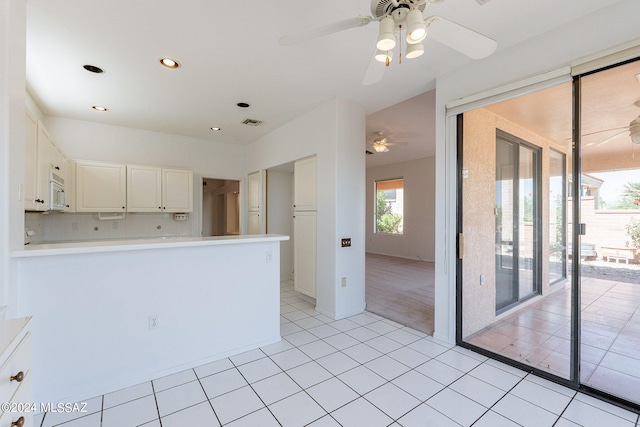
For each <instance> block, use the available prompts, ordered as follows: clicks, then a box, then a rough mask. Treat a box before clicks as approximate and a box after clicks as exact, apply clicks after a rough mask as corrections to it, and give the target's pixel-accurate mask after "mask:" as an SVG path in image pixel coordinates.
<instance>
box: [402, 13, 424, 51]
mask: <svg viewBox="0 0 640 427" xmlns="http://www.w3.org/2000/svg"><path fill="white" fill-rule="evenodd" d="M425 37H427V25H426V24H425V23H424V19H423V18H422V12H420V10H419V9H413V10H412V11H411V12H409V14H408V15H407V43H408V44H415V43H420V42H421V41H422V40H424V38H425Z"/></svg>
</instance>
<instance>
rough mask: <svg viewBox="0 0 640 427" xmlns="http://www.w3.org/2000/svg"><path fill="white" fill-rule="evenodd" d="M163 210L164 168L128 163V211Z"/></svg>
mask: <svg viewBox="0 0 640 427" xmlns="http://www.w3.org/2000/svg"><path fill="white" fill-rule="evenodd" d="M161 211H162V169H161V168H157V167H154V166H141V165H127V212H161Z"/></svg>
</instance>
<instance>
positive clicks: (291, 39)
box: [278, 16, 374, 46]
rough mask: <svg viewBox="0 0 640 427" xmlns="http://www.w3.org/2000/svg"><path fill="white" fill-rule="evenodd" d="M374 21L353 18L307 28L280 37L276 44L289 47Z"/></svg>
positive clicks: (364, 18)
mask: <svg viewBox="0 0 640 427" xmlns="http://www.w3.org/2000/svg"><path fill="white" fill-rule="evenodd" d="M373 20H374V19H373V18H372V17H371V16H357V17H355V18H350V19H345V20H343V21H338V22H334V23H332V24H327V25H322V26H320V27H315V28H309V29H308V30H304V31H300V32H299V33H294V34H289V35H286V36H282V37H280V39H279V40H278V43H280V45H281V46H291V45H294V44H298V43H302V42H306V41H309V40H313V39H317V38H318V37H322V36H326V35H329V34H333V33H337V32H340V31H344V30H348V29H350V28H356V27H364V26H365V25H367V24H369V23H370V22H371V21H373Z"/></svg>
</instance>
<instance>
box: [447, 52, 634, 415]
mask: <svg viewBox="0 0 640 427" xmlns="http://www.w3.org/2000/svg"><path fill="white" fill-rule="evenodd" d="M639 49H640V48H639ZM633 53H634V54H635V55H637V52H636V51H635V50H634V51H633ZM638 60H640V57H638V56H633V57H632V58H629V59H625V60H621V61H618V62H615V63H611V64H610V65H605V66H601V67H599V68H597V69H592V70H588V71H583V72H581V73H579V74H578V73H575V74H573V75H572V86H573V102H572V115H573V117H572V122H573V146H572V149H571V150H570V153H571V155H572V158H571V166H572V170H571V175H572V178H573V179H572V181H571V184H570V185H571V189H572V194H573V195H579V194H580V190H581V184H582V182H581V181H582V180H581V175H582V162H581V160H582V157H581V152H582V145H581V142H582V141H581V125H582V117H581V112H580V107H581V101H582V99H581V78H582V77H585V76H588V75H591V74H595V73H598V72H601V71H605V70H607V69H610V68H615V67H618V66H622V65H625V64H627V63H631V62H635V61H638ZM549 86H553V84H551V82H550V84H549ZM505 92H506V91H505ZM492 95H493V96H495V93H493V94H492ZM514 96H517V95H514ZM490 98H491V97H490V96H487V99H486V102H484V103H482V102H481V101H480V100H481V97H480V96H479V95H476V96H475V97H472V102H470V103H469V107H468V108H466V109H465V108H463V107H462V105H463V104H462V103H461V102H460V101H458V103H456V104H455V105H453V106H452V107H453V108H452V110H453V112H449V116H454V115H455V119H456V135H455V138H456V160H457V174H456V179H457V182H456V183H455V185H456V189H457V194H456V202H457V203H456V210H457V213H456V236H457V238H456V292H455V297H456V298H455V309H456V316H455V318H456V328H455V337H456V344H457V345H458V346H460V347H463V348H466V349H469V350H472V351H474V352H476V353H479V354H482V355H484V356H487V357H490V358H492V359H495V360H498V361H500V362H502V363H505V364H508V365H510V366H514V367H516V368H519V369H522V370H524V371H527V372H530V373H533V374H534V375H536V376H539V377H542V378H545V379H547V380H550V381H553V382H555V383H558V384H561V385H564V386H567V387H570V388H572V389H574V390H576V391H580V392H582V393H584V394H587V395H590V396H593V397H596V398H598V399H601V400H604V401H606V402H609V403H611V404H614V405H617V406H620V407H623V408H625V409H630V410H632V411H636V412H637V411H640V404H636V403H634V402H630V401H628V400H625V399H623V398H621V397H619V396H615V395H612V394H609V393H606V392H604V391H602V390H599V389H596V388H593V387H590V386H588V385H585V384H582V383H581V382H580V360H581V357H580V344H581V274H580V247H581V235H582V234H584V225H583V224H581V222H580V220H581V216H580V197H572V201H571V203H572V218H571V220H572V224H573V226H572V227H571V233H570V235H567V236H566V237H567V239H571V242H572V249H571V259H570V260H567V266H568V267H569V266H570V268H571V280H570V286H571V306H572V307H571V354H570V363H571V366H570V375H569V379H566V378H562V377H559V376H557V375H554V374H552V373H550V372H547V371H544V370H541V369H538V368H536V367H533V366H530V365H527V364H524V363H521V362H518V361H516V360H513V359H511V358H508V357H506V356H503V355H500V354H497V353H494V352H492V351H490V350H487V349H484V348H482V347H478V346H476V345H473V344H470V343H468V342H466V341H464V339H463V337H462V321H463V313H462V311H463V309H464V307H463V299H462V291H463V289H462V286H463V280H462V279H463V268H462V267H463V264H462V263H463V257H464V237H463V236H464V230H463V221H462V219H463V217H462V212H463V210H464V206H463V183H464V180H463V178H464V176H463V174H464V171H463V164H464V163H463V160H464V159H463V128H464V127H463V126H464V117H463V113H464V112H465V111H470V110H472V109H474V108H478V105H477V104H479V103H480V104H481V105H480V106H482V105H488V104H490V103H492V102H491V99H490ZM564 202H565V204H564V206H567V204H566V202H567V198H566V197H565V200H564ZM567 219H568V218H567ZM566 231H568V230H566ZM539 261H540V262H542V259H541V258H540V260H539Z"/></svg>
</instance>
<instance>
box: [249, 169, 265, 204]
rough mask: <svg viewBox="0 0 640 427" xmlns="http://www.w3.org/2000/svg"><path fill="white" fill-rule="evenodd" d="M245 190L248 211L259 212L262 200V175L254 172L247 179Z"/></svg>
mask: <svg viewBox="0 0 640 427" xmlns="http://www.w3.org/2000/svg"><path fill="white" fill-rule="evenodd" d="M247 188H248V194H249V210H250V211H259V210H260V201H261V199H262V174H261V173H260V172H254V173H252V174H249V176H248V177H247Z"/></svg>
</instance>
